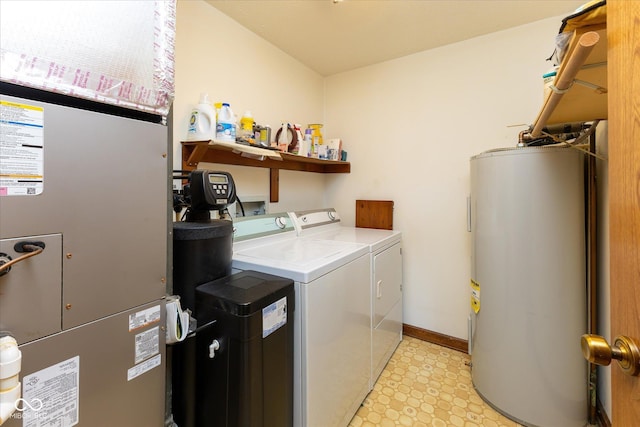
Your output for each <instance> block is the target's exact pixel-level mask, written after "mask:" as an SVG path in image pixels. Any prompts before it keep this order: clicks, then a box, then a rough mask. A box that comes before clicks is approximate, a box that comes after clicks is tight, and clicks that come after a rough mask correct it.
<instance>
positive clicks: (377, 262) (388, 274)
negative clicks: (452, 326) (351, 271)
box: [290, 209, 402, 389]
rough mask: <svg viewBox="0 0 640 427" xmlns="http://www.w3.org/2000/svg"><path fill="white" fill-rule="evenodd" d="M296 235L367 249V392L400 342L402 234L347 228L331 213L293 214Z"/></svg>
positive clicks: (334, 213)
mask: <svg viewBox="0 0 640 427" xmlns="http://www.w3.org/2000/svg"><path fill="white" fill-rule="evenodd" d="M290 216H291V218H292V220H293V223H294V226H295V227H296V230H297V232H298V235H299V236H300V237H302V238H305V239H314V240H324V241H335V242H352V243H358V244H365V245H367V247H368V248H369V257H370V262H371V270H370V292H369V298H370V305H371V380H370V385H369V386H370V388H371V389H372V388H373V385H374V383H375V382H376V380H377V379H378V377H379V376H380V374H381V373H382V370H383V369H384V367H385V366H386V364H387V362H388V361H389V359H390V358H391V355H392V354H393V352H394V351H395V349H396V348H397V347H398V344H399V343H400V341H401V340H402V233H401V232H399V231H396V230H379V229H371V228H356V227H346V226H343V225H341V223H340V216H339V215H338V213H337V212H336V211H335V210H334V209H321V210H315V211H305V212H292V213H290Z"/></svg>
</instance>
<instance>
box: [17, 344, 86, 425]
mask: <svg viewBox="0 0 640 427" xmlns="http://www.w3.org/2000/svg"><path fill="white" fill-rule="evenodd" d="M79 385H80V356H75V357H72V358H71V359H68V360H65V361H64V362H60V363H58V364H57V365H54V366H50V367H48V368H45V369H43V370H41V371H38V372H35V373H33V374H30V375H25V377H24V378H23V379H22V398H21V399H19V402H16V408H17V409H18V411H20V412H19V414H20V416H21V418H22V426H23V427H49V426H74V425H76V424H78V399H79V395H80V393H79V391H78V387H79ZM15 415H17V414H15V413H14V415H13V416H15Z"/></svg>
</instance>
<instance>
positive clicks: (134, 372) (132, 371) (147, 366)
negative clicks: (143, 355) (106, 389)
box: [127, 354, 162, 381]
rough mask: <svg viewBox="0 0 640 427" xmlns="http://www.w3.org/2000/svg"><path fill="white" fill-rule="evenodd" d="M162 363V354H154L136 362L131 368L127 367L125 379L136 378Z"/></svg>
mask: <svg viewBox="0 0 640 427" xmlns="http://www.w3.org/2000/svg"><path fill="white" fill-rule="evenodd" d="M161 363H162V356H161V355H159V354H156V355H155V356H153V357H152V358H151V359H147V360H145V361H144V362H142V363H139V364H137V365H136V366H134V367H133V368H129V369H128V370H127V381H131V380H133V379H135V378H138V377H139V376H140V375H142V374H144V373H146V372H149V371H150V370H152V369H153V368H156V367H158V366H160V364H161Z"/></svg>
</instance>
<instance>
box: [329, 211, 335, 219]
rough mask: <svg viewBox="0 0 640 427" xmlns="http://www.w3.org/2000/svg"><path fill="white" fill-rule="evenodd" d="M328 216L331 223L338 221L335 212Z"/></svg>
mask: <svg viewBox="0 0 640 427" xmlns="http://www.w3.org/2000/svg"><path fill="white" fill-rule="evenodd" d="M327 215H329V219H330V220H331V221H335V220H336V213H335V212H334V211H329V212H327Z"/></svg>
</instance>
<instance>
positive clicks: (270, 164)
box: [182, 141, 351, 203]
mask: <svg viewBox="0 0 640 427" xmlns="http://www.w3.org/2000/svg"><path fill="white" fill-rule="evenodd" d="M200 162H208V163H222V164H226V165H237V166H251V167H258V168H268V169H269V170H270V200H269V201H270V202H272V203H275V202H277V201H278V200H279V180H280V174H279V171H280V169H284V170H292V171H301V172H316V173H350V172H351V164H350V163H349V162H341V161H335V160H321V159H314V158H309V157H302V156H298V155H296V154H291V153H281V152H278V151H271V150H265V149H259V148H255V147H245V146H242V145H239V144H232V143H219V142H217V141H183V142H182V169H184V170H194V169H196V168H197V167H198V163H200Z"/></svg>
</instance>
